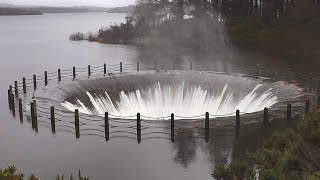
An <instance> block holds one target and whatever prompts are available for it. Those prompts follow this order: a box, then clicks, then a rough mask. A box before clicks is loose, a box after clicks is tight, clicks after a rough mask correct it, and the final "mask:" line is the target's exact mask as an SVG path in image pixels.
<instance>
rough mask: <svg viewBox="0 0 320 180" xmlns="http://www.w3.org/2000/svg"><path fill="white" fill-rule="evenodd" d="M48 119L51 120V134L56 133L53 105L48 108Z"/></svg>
mask: <svg viewBox="0 0 320 180" xmlns="http://www.w3.org/2000/svg"><path fill="white" fill-rule="evenodd" d="M50 116H51V118H50V120H51V131H52V133H53V134H55V133H56V118H55V115H54V106H51V108H50Z"/></svg>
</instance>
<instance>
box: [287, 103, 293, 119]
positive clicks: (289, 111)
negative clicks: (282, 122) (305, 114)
mask: <svg viewBox="0 0 320 180" xmlns="http://www.w3.org/2000/svg"><path fill="white" fill-rule="evenodd" d="M291 116H292V115H291V104H288V105H287V121H291Z"/></svg>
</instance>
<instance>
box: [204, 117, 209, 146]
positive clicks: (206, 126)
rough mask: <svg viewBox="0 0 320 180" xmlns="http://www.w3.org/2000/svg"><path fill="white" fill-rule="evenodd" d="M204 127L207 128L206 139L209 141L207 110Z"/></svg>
mask: <svg viewBox="0 0 320 180" xmlns="http://www.w3.org/2000/svg"><path fill="white" fill-rule="evenodd" d="M204 121H205V122H204V128H205V140H206V142H209V113H208V112H206V116H205V120H204Z"/></svg>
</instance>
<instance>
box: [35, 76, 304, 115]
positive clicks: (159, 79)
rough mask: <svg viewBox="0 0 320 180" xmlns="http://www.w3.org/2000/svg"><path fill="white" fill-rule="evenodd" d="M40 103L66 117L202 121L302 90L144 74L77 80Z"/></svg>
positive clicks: (275, 103)
mask: <svg viewBox="0 0 320 180" xmlns="http://www.w3.org/2000/svg"><path fill="white" fill-rule="evenodd" d="M49 89H50V90H48V89H46V90H45V91H44V92H45V93H44V92H39V93H37V96H38V97H39V98H46V99H49V100H50V99H51V100H52V101H54V102H56V103H59V105H61V106H62V107H64V108H65V110H67V111H72V112H74V111H75V110H76V109H78V110H79V112H80V113H83V114H88V115H96V116H104V113H105V112H108V113H109V114H110V115H112V116H114V117H118V118H121V119H135V118H136V114H137V113H141V115H142V116H143V117H144V118H145V119H148V120H166V119H170V115H171V113H174V115H175V119H200V118H203V115H204V114H205V113H206V112H208V113H210V115H211V116H213V117H226V116H234V115H235V112H236V110H240V112H241V113H242V114H246V113H256V112H260V111H262V110H263V109H264V108H266V107H267V108H270V107H272V108H277V107H279V106H281V105H284V104H286V103H287V102H293V101H296V100H298V99H299V98H300V97H301V96H302V95H303V92H302V89H301V88H299V87H297V86H295V85H293V84H288V83H285V82H283V81H276V80H272V79H268V78H261V77H250V76H246V75H243V74H226V73H217V72H210V71H206V72H205V71H143V72H134V73H126V74H117V75H115V74H109V75H107V76H102V77H101V76H100V77H92V78H90V79H87V78H84V79H77V80H74V81H69V82H64V83H61V84H60V85H59V86H57V87H51V88H49Z"/></svg>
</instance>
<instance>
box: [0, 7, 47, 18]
mask: <svg viewBox="0 0 320 180" xmlns="http://www.w3.org/2000/svg"><path fill="white" fill-rule="evenodd" d="M12 15H42V12H40V11H33V10H27V9H22V8H1V7H0V16H12Z"/></svg>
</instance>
